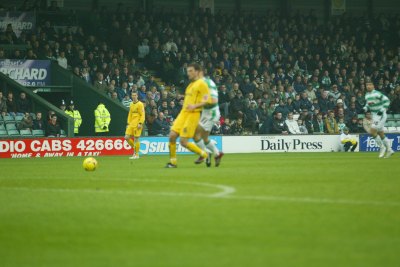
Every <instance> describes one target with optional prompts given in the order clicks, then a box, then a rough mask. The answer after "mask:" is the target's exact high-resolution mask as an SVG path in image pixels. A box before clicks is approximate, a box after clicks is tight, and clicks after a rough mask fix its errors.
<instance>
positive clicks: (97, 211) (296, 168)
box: [0, 153, 400, 267]
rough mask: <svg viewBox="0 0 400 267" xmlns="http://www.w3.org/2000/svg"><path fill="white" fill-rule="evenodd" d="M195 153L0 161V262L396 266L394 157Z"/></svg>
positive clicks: (398, 208)
mask: <svg viewBox="0 0 400 267" xmlns="http://www.w3.org/2000/svg"><path fill="white" fill-rule="evenodd" d="M194 159H195V157H194V156H179V168H178V169H164V168H162V167H163V166H164V164H165V163H166V161H167V160H166V157H165V156H153V157H151V156H148V157H146V156H143V157H142V158H141V159H140V160H137V161H129V160H128V159H127V158H126V157H101V158H97V160H98V162H99V168H98V170H97V171H95V172H85V171H84V170H83V169H82V164H81V163H82V160H83V158H42V159H18V160H7V159H1V161H0V170H1V176H0V266H2V267H14V266H18V267H23V266H41V267H45V266H46V267H47V266H57V267H63V266H85V267H89V266H96V267H98V266H119V267H121V266H140V267H146V266H149V267H158V266H171V267H172V266H174V267H176V266H182V267H183V266H185V267H192V266H207V267H210V266H211V267H212V266H230V267H236V266H237V267H243V266H252V267H254V266H263V267H264V266H274V267H277V266H278V267H279V266H291V267H293V266H307V267H308V266H324V267H326V266H335V267H336V266H341V267H343V266H351V267H357V266H360V267H368V266H379V267H381V266H385V267H390V266H399V264H400V255H399V251H400V194H399V192H400V177H399V172H400V165H399V161H398V155H395V156H394V157H392V158H391V159H388V160H383V159H381V160H380V159H378V158H377V154H376V153H346V154H345V153H342V154H340V153H307V154H306V153H303V154H294V153H285V154H242V155H227V156H226V157H224V159H223V163H222V165H221V166H220V167H219V168H206V167H205V166H204V165H202V166H194V164H193V163H192V162H193V160H194ZM182 181H184V182H183V183H182ZM191 182H194V183H195V184H192V183H191ZM197 183H207V184H220V185H226V186H230V187H234V188H235V189H236V192H234V193H232V194H230V195H228V196H226V197H213V196H214V195H213V194H215V193H218V192H220V191H221V190H222V189H221V188H215V187H213V186H212V185H210V186H207V185H206V186H205V185H203V184H197Z"/></svg>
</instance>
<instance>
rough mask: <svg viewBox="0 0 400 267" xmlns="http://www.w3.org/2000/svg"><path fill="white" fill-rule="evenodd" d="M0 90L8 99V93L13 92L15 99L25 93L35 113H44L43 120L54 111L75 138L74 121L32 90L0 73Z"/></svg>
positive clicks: (66, 129) (69, 133)
mask: <svg viewBox="0 0 400 267" xmlns="http://www.w3.org/2000/svg"><path fill="white" fill-rule="evenodd" d="M0 86H1V87H0V90H1V91H3V93H4V96H5V97H6V96H7V95H6V94H7V92H8V91H12V92H13V93H14V98H15V99H18V98H19V93H21V92H24V93H25V94H26V96H27V98H29V99H30V100H31V102H32V108H33V111H34V112H38V111H40V112H42V113H43V118H46V117H47V113H48V111H49V110H53V111H54V112H55V113H56V114H57V116H58V119H59V121H60V124H61V126H62V128H63V129H64V130H65V131H66V133H67V135H68V136H69V137H73V136H74V120H73V119H72V118H71V117H69V116H67V115H66V114H65V113H64V112H63V111H62V110H60V109H59V108H57V107H56V106H54V105H52V104H51V103H49V102H47V101H46V100H44V99H43V98H42V97H40V96H38V95H36V94H35V93H33V92H32V90H31V89H29V88H25V87H24V86H22V85H20V84H19V83H17V82H16V81H14V80H12V79H11V78H9V77H8V76H6V75H4V74H3V73H1V72H0Z"/></svg>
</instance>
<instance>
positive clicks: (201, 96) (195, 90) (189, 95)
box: [182, 79, 211, 111]
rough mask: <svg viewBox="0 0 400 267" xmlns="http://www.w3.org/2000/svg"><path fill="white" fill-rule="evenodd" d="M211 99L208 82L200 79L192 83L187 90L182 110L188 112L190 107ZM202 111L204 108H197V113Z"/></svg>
mask: <svg viewBox="0 0 400 267" xmlns="http://www.w3.org/2000/svg"><path fill="white" fill-rule="evenodd" d="M210 99H211V97H210V90H208V86H207V84H206V82H205V81H204V80H203V79H198V80H196V81H194V82H191V83H190V84H189V85H188V87H187V88H186V91H185V100H184V101H183V107H182V110H183V111H186V108H187V106H188V105H194V104H199V103H201V102H208V101H210ZM201 109H202V108H197V109H195V111H201Z"/></svg>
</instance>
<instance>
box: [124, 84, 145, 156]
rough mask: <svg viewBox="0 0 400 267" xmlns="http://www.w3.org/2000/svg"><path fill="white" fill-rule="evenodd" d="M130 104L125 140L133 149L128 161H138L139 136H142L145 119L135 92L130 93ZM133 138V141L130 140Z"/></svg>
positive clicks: (141, 105)
mask: <svg viewBox="0 0 400 267" xmlns="http://www.w3.org/2000/svg"><path fill="white" fill-rule="evenodd" d="M131 96H132V103H131V105H130V107H129V114H128V120H127V123H128V126H127V127H126V131H125V140H126V141H127V142H128V144H129V145H130V146H131V147H132V148H133V150H134V152H133V156H132V157H130V158H129V159H138V158H139V150H140V136H141V135H142V129H143V123H144V119H145V112H144V105H143V103H142V102H140V101H139V100H138V94H137V92H132V94H131ZM132 138H133V140H132Z"/></svg>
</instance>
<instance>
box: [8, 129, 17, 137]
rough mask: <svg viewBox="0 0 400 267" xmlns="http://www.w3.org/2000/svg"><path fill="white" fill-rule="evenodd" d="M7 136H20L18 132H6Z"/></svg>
mask: <svg viewBox="0 0 400 267" xmlns="http://www.w3.org/2000/svg"><path fill="white" fill-rule="evenodd" d="M8 136H20V134H19V132H18V130H10V131H8Z"/></svg>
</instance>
